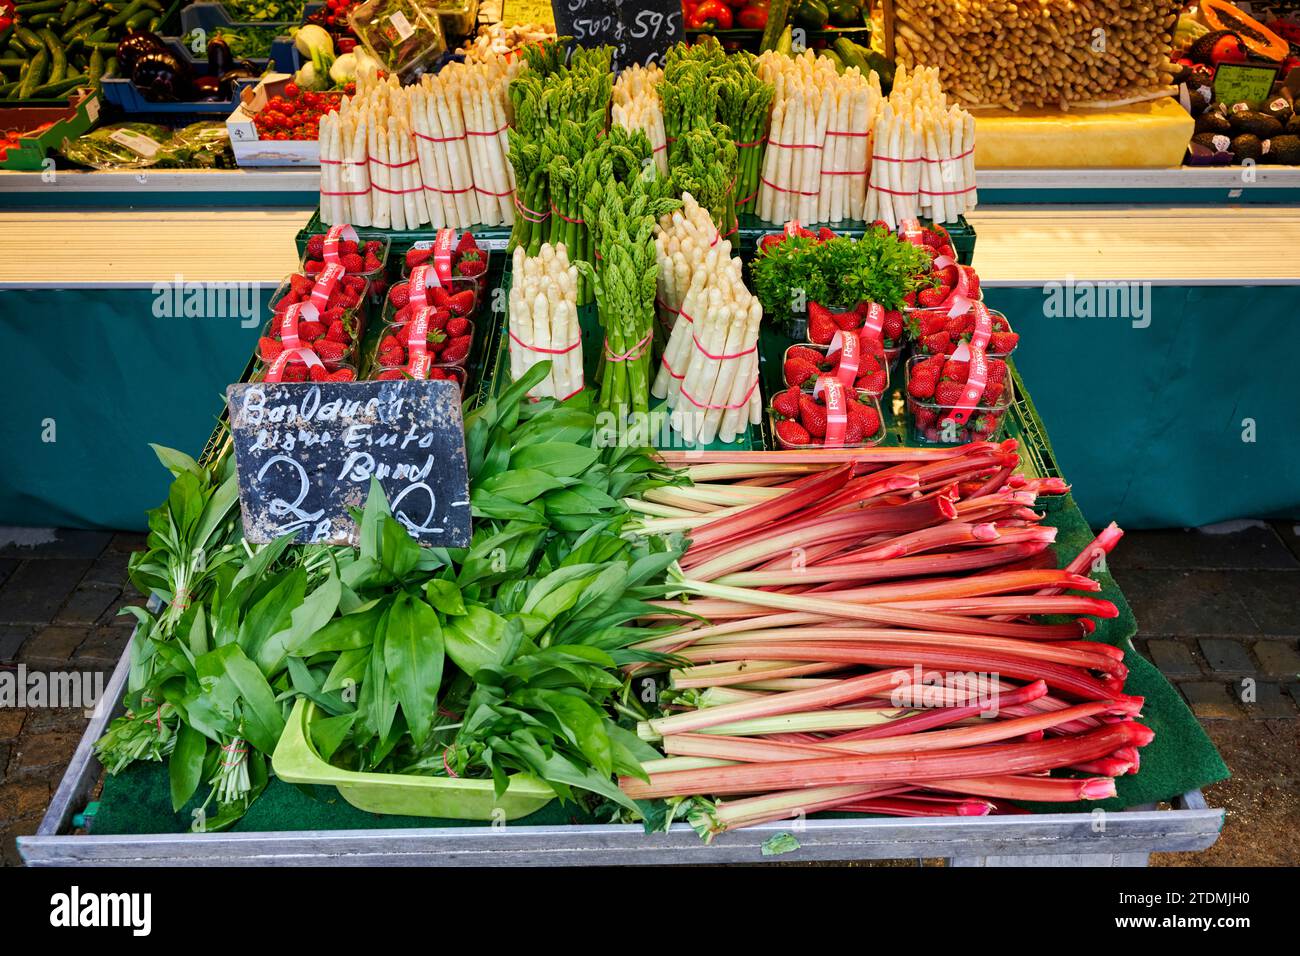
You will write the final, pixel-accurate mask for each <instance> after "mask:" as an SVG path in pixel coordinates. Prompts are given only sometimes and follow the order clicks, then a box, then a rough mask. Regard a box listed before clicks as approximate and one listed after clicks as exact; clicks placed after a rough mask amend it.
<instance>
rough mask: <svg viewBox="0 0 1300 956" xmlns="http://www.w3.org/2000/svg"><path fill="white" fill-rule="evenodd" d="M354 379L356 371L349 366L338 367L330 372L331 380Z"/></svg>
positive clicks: (346, 380) (351, 380) (355, 378)
mask: <svg viewBox="0 0 1300 956" xmlns="http://www.w3.org/2000/svg"><path fill="white" fill-rule="evenodd" d="M356 380H357V373H356V372H354V371H352V369H350V368H340V369H336V370H335V371H334V372H332V373H330V381H331V382H355V381H356Z"/></svg>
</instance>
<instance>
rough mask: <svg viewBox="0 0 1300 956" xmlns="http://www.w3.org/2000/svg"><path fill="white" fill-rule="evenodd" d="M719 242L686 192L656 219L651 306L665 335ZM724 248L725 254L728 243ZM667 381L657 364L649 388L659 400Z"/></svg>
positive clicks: (707, 217)
mask: <svg viewBox="0 0 1300 956" xmlns="http://www.w3.org/2000/svg"><path fill="white" fill-rule="evenodd" d="M720 241H722V242H726V240H720V238H719V236H718V227H717V226H716V225H715V224H714V222H713V217H712V216H710V215H709V211H708V210H707V209H705V208H704V207H703V206H701V205H700V204H699V203H698V202H697V201H696V200H695V197H694V196H692V195H691V194H690V193H682V207H681V208H680V209H678V210H676V211H674V212H671V213H667V214H665V215H664V216H663V217H662V218H660V220H659V224H658V225H657V226H656V227H655V258H656V259H657V260H658V263H659V277H658V289H657V292H656V294H655V305H656V311H657V313H658V316H659V322H660V324H661V325H662V326H663V327H664V328H665V329H666V330H667V331H668V332H670V333H671V332H672V331H673V329H674V328H675V327H676V324H677V317H678V315H679V313H680V312H681V308H682V300H683V299H685V297H686V292H687V290H688V289H689V288H690V287H691V280H692V278H693V276H694V273H695V269H696V268H697V267H698V266H700V265H701V264H703V262H704V259H705V256H706V255H707V253H708V251H709V250H710V249H712V248H713V247H714V246H716V245H718V244H719V242H720ZM726 245H727V249H728V253H727V254H728V255H729V254H730V248H731V244H730V243H729V242H727V243H726ZM669 378H670V376H669V374H668V372H667V370H666V369H665V368H664V367H663V366H662V365H661V366H660V368H659V373H658V376H657V377H656V379H655V385H654V389H653V392H654V394H655V395H657V396H658V397H659V398H663V397H664V396H665V395H667V388H668V379H669Z"/></svg>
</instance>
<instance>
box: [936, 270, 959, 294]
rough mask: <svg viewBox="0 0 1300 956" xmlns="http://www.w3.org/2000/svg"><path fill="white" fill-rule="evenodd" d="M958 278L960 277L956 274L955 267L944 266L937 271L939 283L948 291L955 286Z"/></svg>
mask: <svg viewBox="0 0 1300 956" xmlns="http://www.w3.org/2000/svg"><path fill="white" fill-rule="evenodd" d="M958 278H960V276H959V275H958V274H957V267H956V266H955V265H950V266H944V268H943V269H941V270H940V271H939V282H940V283H941V284H943V285H946V286H947V287H948V288H950V289H951V288H952V287H953V286H955V285H956V284H957V279H958Z"/></svg>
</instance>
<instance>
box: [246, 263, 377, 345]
mask: <svg viewBox="0 0 1300 956" xmlns="http://www.w3.org/2000/svg"><path fill="white" fill-rule="evenodd" d="M294 275H297V276H299V277H300V278H302V279H305V280H307V281H308V282H311V283H313V285H314V284H315V281H316V280H315V279H314V278H313V277H312V276H309V275H306V274H305V273H301V272H298V273H294ZM293 278H294V277H293V276H292V275H291V276H286V277H285V278H284V279H283V280H282V281H281V282H280V285H279V286H277V287H276V290H275V292H274V294H272V296H271V303H270V309H271V314H272V315H273V316H278V315H283V314H284V310H285V309H286V308H287V307H288V305H289V304H290V303H291V302H294V301H301V300H300V299H298V298H297V297H296V295H294V294H293V293H292V284H293ZM358 280H360V281H361V282H363V283H364V285H362V286H361V287H360V292H359V300H358V301H357V302H356V303H355V304H354V305H350V306H344V307H343V311H344V312H345V313H352V314H355V315H356V316H357V318H359V319H360V320H361V328H362V330H363V331H364V325H365V321H366V319H367V318H368V317H369V315H370V293H371V283H370V280H369V279H367V278H366V277H365V276H345V277H344V282H343V283H341V285H343V284H346V283H355V282H357V281H358ZM304 298H306V297H304ZM286 300H287V301H286ZM322 311H324V310H322Z"/></svg>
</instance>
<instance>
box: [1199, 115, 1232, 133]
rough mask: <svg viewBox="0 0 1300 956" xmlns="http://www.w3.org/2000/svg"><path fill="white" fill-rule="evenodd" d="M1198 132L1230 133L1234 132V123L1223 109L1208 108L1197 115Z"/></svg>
mask: <svg viewBox="0 0 1300 956" xmlns="http://www.w3.org/2000/svg"><path fill="white" fill-rule="evenodd" d="M1196 132H1198V133H1230V132H1232V124H1231V123H1230V122H1228V116H1227V114H1226V113H1224V112H1223V110H1219V109H1208V110H1206V111H1205V112H1204V113H1202V114H1201V115H1200V116H1198V117H1196Z"/></svg>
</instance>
